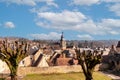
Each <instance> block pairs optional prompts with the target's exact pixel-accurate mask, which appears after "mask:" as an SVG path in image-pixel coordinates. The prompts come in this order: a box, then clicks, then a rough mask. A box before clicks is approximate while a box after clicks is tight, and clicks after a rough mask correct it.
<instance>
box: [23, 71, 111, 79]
mask: <svg viewBox="0 0 120 80" xmlns="http://www.w3.org/2000/svg"><path fill="white" fill-rule="evenodd" d="M93 77H94V80H112V79H111V78H109V77H107V76H105V75H104V74H102V73H100V72H94V73H93ZM23 80H85V78H84V75H83V73H67V74H31V75H27V76H26V77H24V79H23Z"/></svg>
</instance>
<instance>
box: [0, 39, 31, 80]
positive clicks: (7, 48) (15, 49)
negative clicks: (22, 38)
mask: <svg viewBox="0 0 120 80" xmlns="http://www.w3.org/2000/svg"><path fill="white" fill-rule="evenodd" d="M29 47H30V46H29V45H28V44H27V43H26V42H18V41H14V42H13V43H9V42H8V41H7V40H5V41H3V42H2V45H1V46H0V59H1V60H2V61H5V62H6V64H7V65H8V67H9V69H10V76H11V80H17V69H18V65H19V63H20V61H21V60H22V59H24V58H25V57H26V56H28V52H29Z"/></svg>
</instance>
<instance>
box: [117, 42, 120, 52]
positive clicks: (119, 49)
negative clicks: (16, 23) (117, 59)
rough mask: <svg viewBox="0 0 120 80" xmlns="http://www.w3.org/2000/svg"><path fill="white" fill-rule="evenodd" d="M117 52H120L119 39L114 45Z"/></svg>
mask: <svg viewBox="0 0 120 80" xmlns="http://www.w3.org/2000/svg"><path fill="white" fill-rule="evenodd" d="M116 49H117V52H118V53H120V41H118V44H117V46H116Z"/></svg>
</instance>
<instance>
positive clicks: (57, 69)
mask: <svg viewBox="0 0 120 80" xmlns="http://www.w3.org/2000/svg"><path fill="white" fill-rule="evenodd" d="M100 66H101V64H100V65H97V66H96V67H95V71H98V70H100V68H104V66H103V65H102V66H101V67H100ZM70 72H82V68H81V66H80V65H72V66H52V67H19V69H18V75H19V76H25V75H28V74H51V73H70Z"/></svg>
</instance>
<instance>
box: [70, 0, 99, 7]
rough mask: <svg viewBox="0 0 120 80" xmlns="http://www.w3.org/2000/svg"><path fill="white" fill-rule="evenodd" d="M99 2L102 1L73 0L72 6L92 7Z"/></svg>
mask: <svg viewBox="0 0 120 80" xmlns="http://www.w3.org/2000/svg"><path fill="white" fill-rule="evenodd" d="M99 2H100V0H72V3H71V4H75V5H87V6H90V5H92V4H98V3H99Z"/></svg>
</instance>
